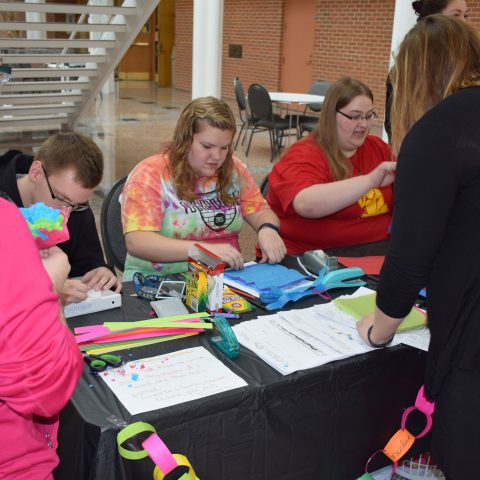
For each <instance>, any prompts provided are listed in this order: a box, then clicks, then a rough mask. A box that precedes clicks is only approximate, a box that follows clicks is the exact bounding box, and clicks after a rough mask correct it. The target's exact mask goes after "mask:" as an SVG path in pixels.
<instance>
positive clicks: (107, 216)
mask: <svg viewBox="0 0 480 480" xmlns="http://www.w3.org/2000/svg"><path fill="white" fill-rule="evenodd" d="M126 180H127V177H123V178H121V179H120V180H118V182H117V183H115V185H114V186H113V187H112V188H111V190H110V192H108V195H107V196H106V197H105V200H104V201H103V203H102V210H101V213H100V228H101V232H102V244H103V250H104V252H105V258H106V260H107V263H108V265H110V266H111V267H114V268H118V269H119V270H121V271H122V272H123V270H124V268H125V259H126V258H127V246H126V244H125V236H124V235H123V228H122V219H121V205H120V202H119V199H120V195H121V193H122V191H123V186H124V185H125V182H126Z"/></svg>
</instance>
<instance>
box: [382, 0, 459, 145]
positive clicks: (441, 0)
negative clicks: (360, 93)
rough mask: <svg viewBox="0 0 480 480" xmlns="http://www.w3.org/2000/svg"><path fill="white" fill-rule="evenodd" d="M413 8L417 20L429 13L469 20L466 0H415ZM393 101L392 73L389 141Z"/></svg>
mask: <svg viewBox="0 0 480 480" xmlns="http://www.w3.org/2000/svg"><path fill="white" fill-rule="evenodd" d="M412 8H413V9H414V10H415V15H417V16H418V19H417V21H419V20H421V19H422V18H425V17H426V16H428V15H435V14H436V13H441V14H442V15H447V16H449V17H457V18H460V19H461V20H464V21H465V22H468V17H469V13H468V7H467V2H466V1H465V0H415V2H412ZM391 103H392V83H391V81H390V74H389V75H388V76H387V83H386V99H385V123H384V125H385V131H386V132H387V135H388V141H389V142H390V141H391V140H392V127H391V125H390V110H391Z"/></svg>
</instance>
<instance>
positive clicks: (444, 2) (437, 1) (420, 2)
mask: <svg viewBox="0 0 480 480" xmlns="http://www.w3.org/2000/svg"><path fill="white" fill-rule="evenodd" d="M451 1H452V0H416V1H415V2H412V8H413V9H414V10H415V14H416V15H417V16H418V19H417V21H418V20H421V19H422V18H425V17H426V16H428V15H435V14H436V13H442V11H443V10H445V9H446V8H447V7H448V5H449V4H450V2H451Z"/></svg>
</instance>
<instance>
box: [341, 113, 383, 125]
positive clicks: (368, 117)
mask: <svg viewBox="0 0 480 480" xmlns="http://www.w3.org/2000/svg"><path fill="white" fill-rule="evenodd" d="M336 112H337V113H339V114H340V115H343V116H344V117H345V118H348V119H349V120H351V121H352V122H357V123H360V122H361V121H362V120H366V121H367V122H373V121H374V120H375V119H376V118H377V117H378V115H377V112H372V113H367V115H347V114H346V113H343V112H341V111H340V110H336Z"/></svg>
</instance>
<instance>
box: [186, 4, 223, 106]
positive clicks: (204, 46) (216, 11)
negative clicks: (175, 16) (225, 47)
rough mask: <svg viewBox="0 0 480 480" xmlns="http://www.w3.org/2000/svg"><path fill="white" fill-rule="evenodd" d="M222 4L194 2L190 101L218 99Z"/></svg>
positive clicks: (220, 81) (220, 79) (220, 64)
mask: <svg viewBox="0 0 480 480" xmlns="http://www.w3.org/2000/svg"><path fill="white" fill-rule="evenodd" d="M222 43H223V0H194V4H193V54H192V99H194V98H198V97H205V96H207V95H212V96H214V97H218V98H220V96H221V93H222V92H221V89H222V88H221V86H222Z"/></svg>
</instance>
